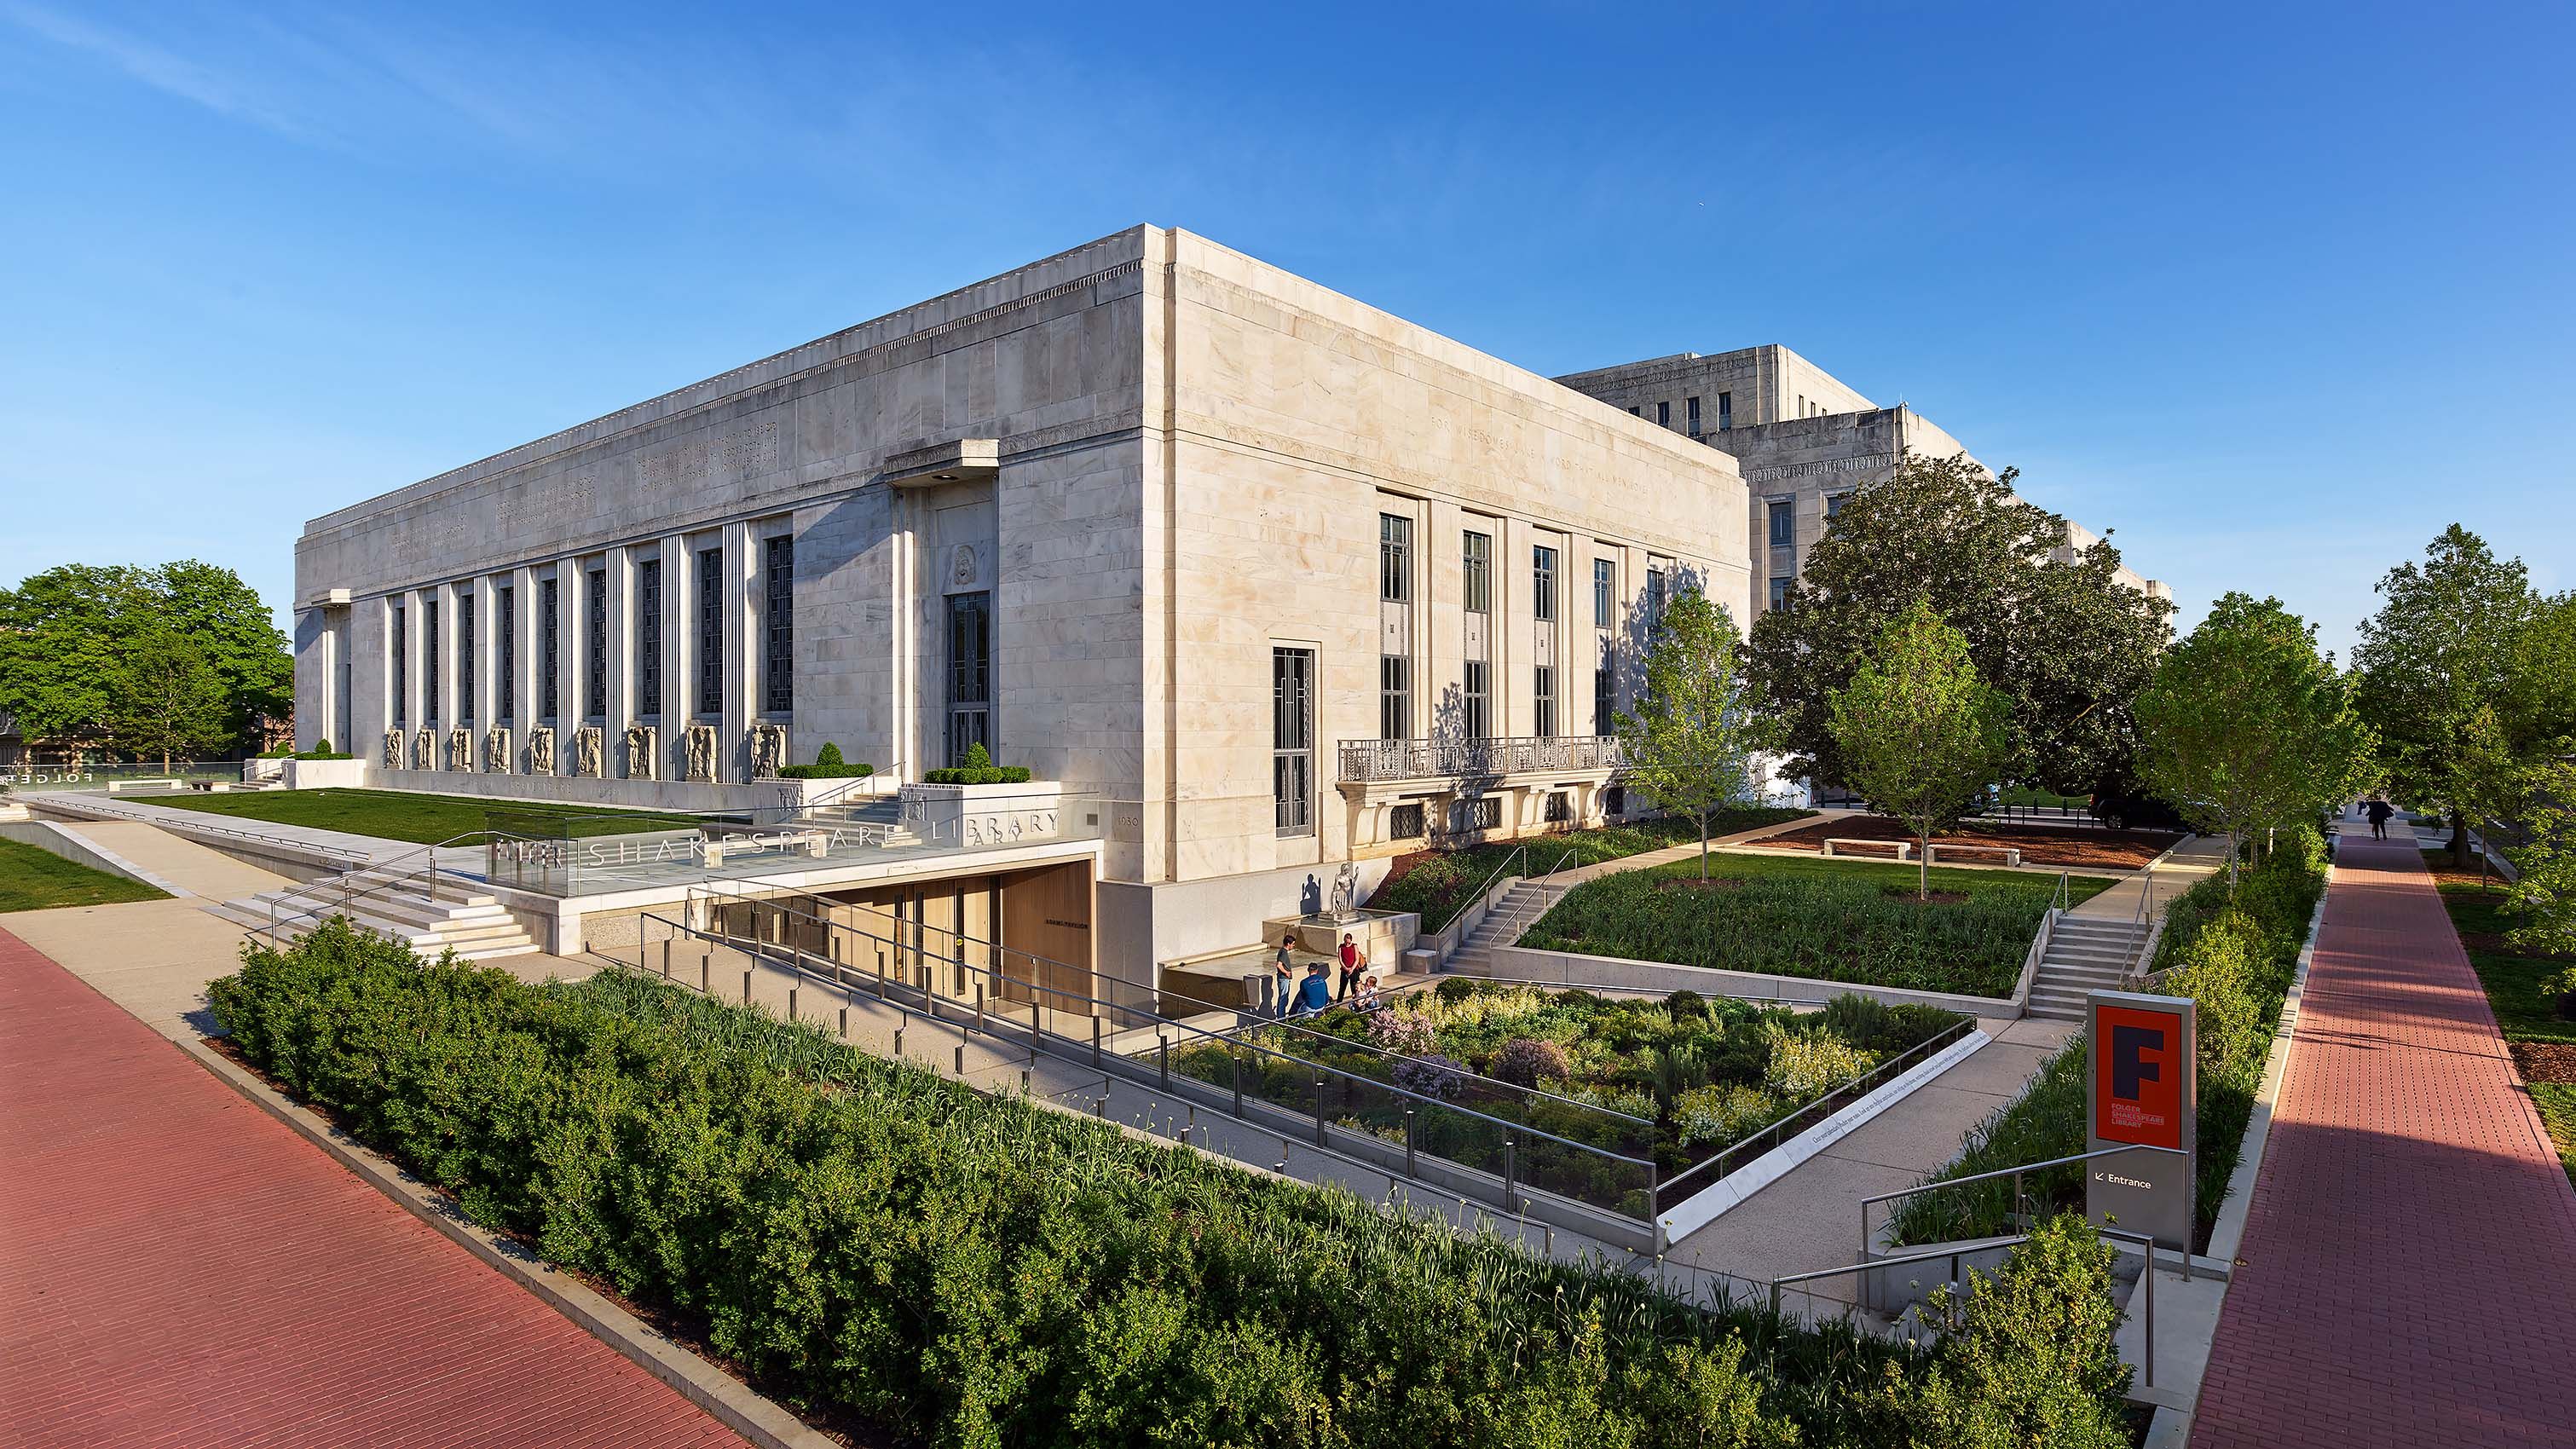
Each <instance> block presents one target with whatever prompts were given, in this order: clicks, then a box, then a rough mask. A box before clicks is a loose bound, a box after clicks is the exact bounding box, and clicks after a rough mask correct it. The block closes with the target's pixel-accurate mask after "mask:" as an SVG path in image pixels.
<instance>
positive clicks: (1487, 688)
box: [1458, 659, 1494, 740]
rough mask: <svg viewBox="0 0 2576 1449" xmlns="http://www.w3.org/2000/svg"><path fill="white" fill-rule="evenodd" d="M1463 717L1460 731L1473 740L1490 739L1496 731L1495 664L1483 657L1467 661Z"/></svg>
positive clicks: (1463, 693) (1460, 722)
mask: <svg viewBox="0 0 2576 1449" xmlns="http://www.w3.org/2000/svg"><path fill="white" fill-rule="evenodd" d="M1462 695H1463V698H1462V701H1461V702H1462V704H1463V705H1464V706H1465V707H1464V709H1463V710H1462V712H1461V714H1462V717H1461V718H1460V720H1459V722H1458V723H1459V732H1460V733H1461V734H1463V735H1465V736H1466V737H1467V738H1468V739H1471V740H1481V739H1488V738H1490V737H1492V735H1493V733H1494V715H1493V707H1492V705H1493V699H1492V696H1493V666H1492V665H1490V664H1488V663H1486V662H1485V661H1484V660H1482V659H1470V660H1468V661H1467V679H1466V688H1465V689H1464V690H1463V691H1462Z"/></svg>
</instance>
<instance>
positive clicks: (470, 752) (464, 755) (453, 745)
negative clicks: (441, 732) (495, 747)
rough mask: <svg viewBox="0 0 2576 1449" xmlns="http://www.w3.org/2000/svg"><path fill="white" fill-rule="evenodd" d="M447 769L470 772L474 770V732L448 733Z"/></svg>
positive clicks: (456, 731) (459, 731) (455, 731)
mask: <svg viewBox="0 0 2576 1449" xmlns="http://www.w3.org/2000/svg"><path fill="white" fill-rule="evenodd" d="M447 768H449V769H451V770H468V771H470V770H472V769H473V768H474V732H473V731H472V730H449V731H448V732H447Z"/></svg>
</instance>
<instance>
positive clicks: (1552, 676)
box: [1530, 664, 1556, 739]
mask: <svg viewBox="0 0 2576 1449" xmlns="http://www.w3.org/2000/svg"><path fill="white" fill-rule="evenodd" d="M1530 733H1531V734H1534V735H1536V736H1538V737H1539V738H1540V739H1548V738H1550V737H1552V736H1554V735H1555V734H1556V666H1555V665H1552V664H1541V665H1538V666H1536V668H1535V669H1533V670H1532V673H1531V678H1530Z"/></svg>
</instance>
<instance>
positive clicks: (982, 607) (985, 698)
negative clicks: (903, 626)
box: [948, 593, 993, 765]
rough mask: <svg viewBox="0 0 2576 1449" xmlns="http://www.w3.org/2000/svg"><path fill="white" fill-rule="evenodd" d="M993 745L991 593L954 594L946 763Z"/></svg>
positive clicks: (950, 617) (950, 603)
mask: <svg viewBox="0 0 2576 1449" xmlns="http://www.w3.org/2000/svg"><path fill="white" fill-rule="evenodd" d="M976 745H982V746H983V747H984V749H985V751H986V753H988V754H989V753H990V752H991V751H992V748H993V596H992V595H991V594H989V593H973V594H952V595H950V596H949V599H948V763H950V764H952V765H962V764H964V763H965V762H966V751H967V750H969V749H970V748H972V747H974V746H976Z"/></svg>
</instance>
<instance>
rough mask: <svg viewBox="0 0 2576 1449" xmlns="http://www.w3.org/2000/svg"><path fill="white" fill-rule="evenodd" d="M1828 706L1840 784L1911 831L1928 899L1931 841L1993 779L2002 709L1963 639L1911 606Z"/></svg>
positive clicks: (2003, 746) (1926, 610)
mask: <svg viewBox="0 0 2576 1449" xmlns="http://www.w3.org/2000/svg"><path fill="white" fill-rule="evenodd" d="M1828 707H1829V709H1830V711H1831V720H1832V729H1833V736H1834V745H1835V748H1836V750H1837V752H1838V758H1839V759H1840V760H1841V761H1842V769H1843V778H1844V779H1845V780H1846V781H1847V782H1849V783H1850V784H1852V785H1854V786H1857V787H1858V788H1859V790H1860V792H1861V793H1862V794H1863V795H1865V796H1867V797H1869V802H1870V803H1871V804H1872V805H1874V806H1876V807H1878V808H1879V809H1881V810H1884V811H1886V812H1887V813H1888V814H1890V815H1893V816H1895V817H1896V818H1898V819H1899V820H1902V821H1904V822H1905V824H1906V828H1908V829H1909V830H1911V831H1913V832H1914V838H1915V841H1916V843H1917V844H1918V846H1920V847H1921V848H1920V850H1919V852H1918V853H1919V855H1920V856H1921V859H1920V860H1919V861H1918V862H1917V864H1918V865H1919V866H1920V869H1919V871H1918V872H1917V880H1918V887H1919V891H1920V894H1921V896H1922V898H1923V899H1925V900H1929V899H1931V896H1932V868H1931V854H1932V850H1931V846H1932V837H1933V835H1934V834H1935V833H1936V832H1938V831H1940V830H1942V829H1944V828H1946V827H1948V826H1949V825H1951V824H1953V823H1954V822H1956V821H1957V820H1958V819H1959V817H1960V816H1961V815H1963V814H1965V813H1966V811H1967V809H1968V807H1969V805H1970V804H1971V803H1972V802H1974V801H1975V800H1977V799H1978V798H1979V797H1980V796H1981V795H1982V794H1983V793H1984V791H1985V788H1986V786H1987V785H1989V784H1990V783H1992V782H1993V781H1994V779H1995V776H1996V772H1997V771H1998V770H1999V769H2000V768H2001V767H2002V765H2003V761H2004V758H2005V755H2006V753H2007V752H2008V751H2009V749H2010V748H2011V745H2010V742H2009V739H2008V737H2007V732H2006V728H2005V721H2006V717H2007V715H2008V712H2009V706H2008V705H2007V704H2006V702H2005V700H2004V697H2003V695H2002V694H2001V693H2000V692H1998V691H1996V690H1995V689H1994V688H1993V687H1991V686H1989V685H1988V684H1987V683H1986V682H1985V681H1984V680H1983V679H1980V678H1979V677H1978V676H1977V666H1976V665H1975V663H1974V662H1972V661H1971V660H1970V659H1969V657H1968V641H1967V639H1966V638H1965V637H1964V636H1963V635H1961V634H1960V632H1959V631H1958V630H1956V629H1953V628H1951V627H1950V626H1949V625H1948V624H1945V623H1943V622H1942V621H1941V617H1940V616H1939V615H1938V614H1935V613H1934V612H1932V607H1931V605H1930V604H1928V603H1924V602H1921V601H1917V602H1916V604H1915V605H1914V607H1913V608H1912V609H1911V610H1909V611H1907V612H1906V613H1904V614H1902V615H1900V616H1899V617H1898V618H1897V619H1896V621H1895V622H1894V623H1893V624H1891V625H1889V626H1888V628H1887V630H1886V632H1884V633H1883V634H1881V635H1880V636H1879V638H1878V641H1877V642H1876V644H1875V645H1873V646H1872V647H1871V648H1869V649H1868V650H1865V651H1864V652H1863V653H1862V655H1861V658H1860V661H1859V663H1858V664H1857V665H1856V666H1855V667H1854V668H1853V670H1852V674H1851V683H1849V684H1847V685H1845V686H1844V687H1842V688H1841V689H1838V690H1836V691H1834V693H1833V696H1832V698H1831V700H1830V701H1829V705H1828Z"/></svg>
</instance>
